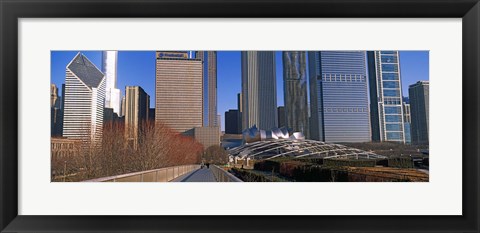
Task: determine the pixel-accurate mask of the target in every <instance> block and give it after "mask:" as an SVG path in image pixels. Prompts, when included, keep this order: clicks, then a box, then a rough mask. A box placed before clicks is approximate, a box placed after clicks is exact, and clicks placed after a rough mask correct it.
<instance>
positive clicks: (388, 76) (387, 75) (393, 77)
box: [382, 73, 398, 80]
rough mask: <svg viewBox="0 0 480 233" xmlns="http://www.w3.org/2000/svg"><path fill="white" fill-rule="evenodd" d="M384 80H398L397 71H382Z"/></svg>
mask: <svg viewBox="0 0 480 233" xmlns="http://www.w3.org/2000/svg"><path fill="white" fill-rule="evenodd" d="M382 79H383V80H398V74H397V73H382Z"/></svg>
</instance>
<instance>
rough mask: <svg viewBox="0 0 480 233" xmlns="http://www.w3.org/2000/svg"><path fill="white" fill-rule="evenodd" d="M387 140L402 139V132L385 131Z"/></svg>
mask: <svg viewBox="0 0 480 233" xmlns="http://www.w3.org/2000/svg"><path fill="white" fill-rule="evenodd" d="M387 140H402V133H400V132H387Z"/></svg>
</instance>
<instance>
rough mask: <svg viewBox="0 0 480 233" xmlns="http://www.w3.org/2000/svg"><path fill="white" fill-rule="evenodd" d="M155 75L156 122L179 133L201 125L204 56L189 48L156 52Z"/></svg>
mask: <svg viewBox="0 0 480 233" xmlns="http://www.w3.org/2000/svg"><path fill="white" fill-rule="evenodd" d="M155 75H156V81H155V82H156V85H155V100H156V101H155V122H156V123H161V124H166V125H167V126H169V127H170V128H172V129H173V130H175V131H177V132H179V133H183V132H185V131H187V130H190V129H192V128H194V127H202V126H203V64H202V60H201V59H195V58H190V57H189V54H188V52H157V53H156V74H155ZM214 120H215V118H214Z"/></svg>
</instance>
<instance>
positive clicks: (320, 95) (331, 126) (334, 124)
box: [308, 51, 371, 142]
mask: <svg viewBox="0 0 480 233" xmlns="http://www.w3.org/2000/svg"><path fill="white" fill-rule="evenodd" d="M308 59H309V73H310V75H309V81H310V109H311V125H310V138H312V139H315V140H320V141H325V142H367V141H370V140H371V139H370V137H371V136H370V120H369V114H368V112H369V111H368V87H367V73H366V62H365V59H366V54H365V52H361V51H325V52H308Z"/></svg>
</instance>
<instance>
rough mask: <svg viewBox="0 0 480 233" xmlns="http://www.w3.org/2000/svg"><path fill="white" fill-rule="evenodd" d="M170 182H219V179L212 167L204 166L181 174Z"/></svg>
mask: <svg viewBox="0 0 480 233" xmlns="http://www.w3.org/2000/svg"><path fill="white" fill-rule="evenodd" d="M170 182H217V180H216V179H215V176H214V175H213V173H212V170H211V169H207V168H203V169H197V170H195V171H192V172H190V173H187V174H185V175H182V176H179V177H177V178H175V179H173V180H172V181H170Z"/></svg>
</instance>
